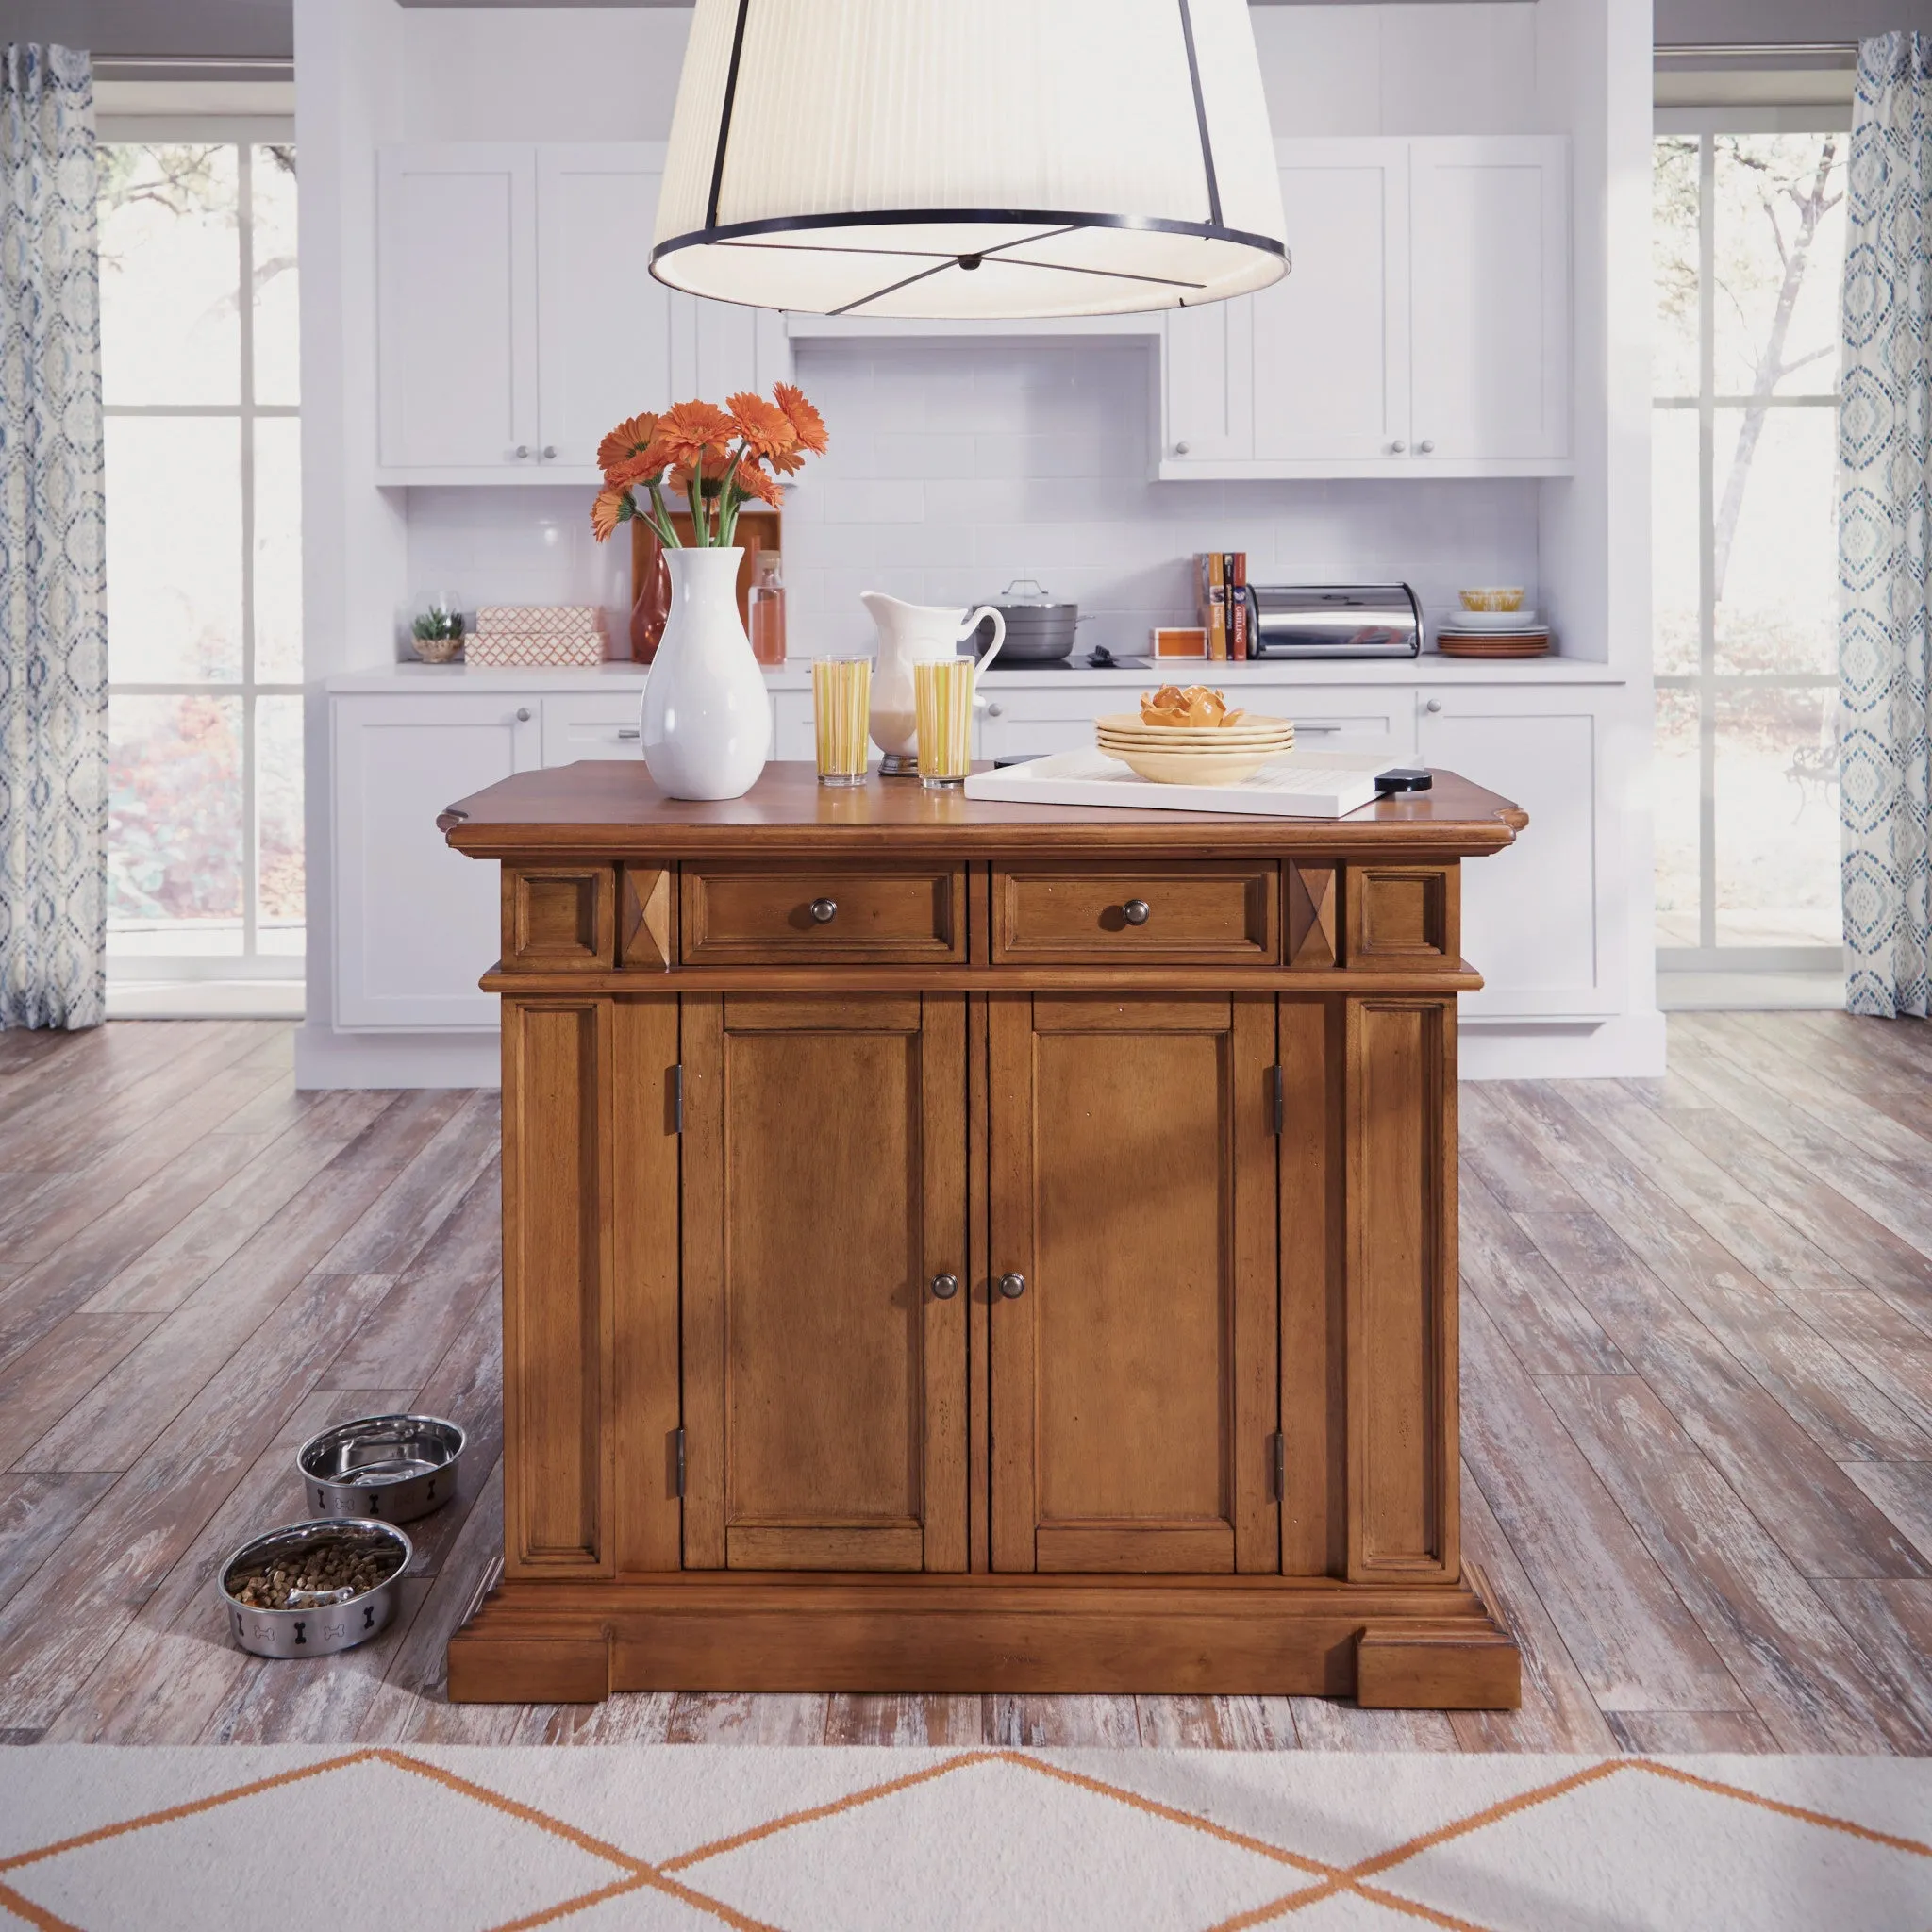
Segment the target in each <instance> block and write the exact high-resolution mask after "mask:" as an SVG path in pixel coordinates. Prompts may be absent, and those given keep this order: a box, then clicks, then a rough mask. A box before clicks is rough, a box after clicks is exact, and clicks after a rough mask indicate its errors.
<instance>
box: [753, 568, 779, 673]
mask: <svg viewBox="0 0 1932 1932" xmlns="http://www.w3.org/2000/svg"><path fill="white" fill-rule="evenodd" d="M751 654H752V656H753V657H754V658H757V659H758V662H759V663H760V664H782V663H784V661H785V573H784V560H783V558H780V556H779V555H778V553H777V552H776V551H775V550H760V551H759V552H758V555H757V557H756V558H754V559H753V575H752V581H751Z"/></svg>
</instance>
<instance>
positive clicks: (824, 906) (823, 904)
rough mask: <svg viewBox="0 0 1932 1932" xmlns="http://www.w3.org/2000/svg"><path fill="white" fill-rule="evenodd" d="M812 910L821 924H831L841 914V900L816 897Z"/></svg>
mask: <svg viewBox="0 0 1932 1932" xmlns="http://www.w3.org/2000/svg"><path fill="white" fill-rule="evenodd" d="M810 911H811V916H812V917H813V918H814V919H815V920H816V921H817V922H818V923H819V924H821V925H830V924H831V923H832V922H833V920H835V919H837V918H838V916H839V902H838V900H836V899H814V900H813V901H812V902H811V907H810Z"/></svg>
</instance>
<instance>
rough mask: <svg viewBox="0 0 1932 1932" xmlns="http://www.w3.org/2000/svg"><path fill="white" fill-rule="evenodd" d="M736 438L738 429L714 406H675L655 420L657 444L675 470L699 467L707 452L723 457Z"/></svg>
mask: <svg viewBox="0 0 1932 1932" xmlns="http://www.w3.org/2000/svg"><path fill="white" fill-rule="evenodd" d="M737 434H738V425H737V424H736V423H734V422H733V421H732V420H731V418H730V417H729V416H727V415H726V414H725V413H724V410H723V409H721V408H719V407H718V406H717V404H716V403H704V402H695V401H693V402H689V403H675V404H673V405H672V407H671V408H669V409H667V410H666V411H665V412H664V414H663V415H662V416H660V417H659V418H658V436H657V441H658V446H659V447H660V448H661V449H662V450H663V452H664V455H665V457H666V458H668V459H669V460H670V461H671V462H674V463H675V464H677V465H678V466H679V468H689V467H690V466H691V465H692V464H695V463H701V462H702V461H703V460H704V457H705V454H706V452H707V451H710V450H716V451H718V452H719V453H720V454H723V452H724V451H725V450H726V449H728V448H729V447H730V446H731V443H732V441H733V440H734V439H735V438H736V436H737Z"/></svg>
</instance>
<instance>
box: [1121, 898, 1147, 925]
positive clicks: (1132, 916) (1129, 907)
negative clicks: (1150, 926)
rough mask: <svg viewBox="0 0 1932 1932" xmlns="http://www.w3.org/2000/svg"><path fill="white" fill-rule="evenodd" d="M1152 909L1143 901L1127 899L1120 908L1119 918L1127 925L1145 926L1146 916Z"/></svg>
mask: <svg viewBox="0 0 1932 1932" xmlns="http://www.w3.org/2000/svg"><path fill="white" fill-rule="evenodd" d="M1153 909H1154V908H1153V907H1151V906H1150V905H1148V903H1147V902H1146V900H1144V899H1129V900H1128V901H1127V903H1126V904H1125V905H1124V906H1123V907H1122V908H1121V917H1122V918H1123V919H1124V920H1125V921H1126V922H1127V924H1129V925H1145V924H1147V915H1148V914H1149V913H1150V912H1151V911H1153Z"/></svg>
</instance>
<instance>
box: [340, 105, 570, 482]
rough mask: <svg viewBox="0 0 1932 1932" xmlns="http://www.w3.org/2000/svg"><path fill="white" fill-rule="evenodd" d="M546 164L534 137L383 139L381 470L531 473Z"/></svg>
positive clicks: (379, 212)
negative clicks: (540, 169) (541, 171)
mask: <svg viewBox="0 0 1932 1932" xmlns="http://www.w3.org/2000/svg"><path fill="white" fill-rule="evenodd" d="M536 169H537V164H536V151H535V150H534V149H533V148H530V147H528V146H520V145H508V144H504V145H498V144H496V143H493V142H448V143H441V142H439V143H432V144H425V145H420V146H419V145H405V146H400V147H385V148H384V149H382V150H381V152H380V155H379V157H378V159H377V167H376V182H377V190H376V194H377V202H376V237H377V242H376V248H377V261H376V276H377V287H378V305H377V306H378V313H379V318H380V320H379V325H378V342H377V352H376V353H377V393H378V412H379V422H378V456H377V460H378V461H379V462H380V463H381V465H382V467H383V468H384V469H385V470H419V471H421V470H429V471H440V470H448V471H457V472H463V471H475V472H476V473H478V474H479V475H482V474H484V473H492V472H493V473H497V474H499V475H500V474H501V473H502V472H504V471H506V470H508V471H515V470H519V469H528V470H530V471H531V472H532V473H533V474H534V473H535V471H536V469H537V451H538V440H537V262H536V243H537V216H536V198H537V197H536ZM519 449H521V450H523V452H524V455H523V456H521V457H519V456H518V455H517V451H518V450H519Z"/></svg>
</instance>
